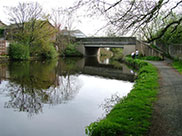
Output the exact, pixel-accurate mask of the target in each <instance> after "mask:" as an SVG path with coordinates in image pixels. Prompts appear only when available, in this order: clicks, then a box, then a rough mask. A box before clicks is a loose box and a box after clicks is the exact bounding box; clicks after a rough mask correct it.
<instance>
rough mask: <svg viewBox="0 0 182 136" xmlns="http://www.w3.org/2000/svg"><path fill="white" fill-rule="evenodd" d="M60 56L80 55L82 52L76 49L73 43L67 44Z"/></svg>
mask: <svg viewBox="0 0 182 136" xmlns="http://www.w3.org/2000/svg"><path fill="white" fill-rule="evenodd" d="M61 56H68V57H75V56H82V54H81V53H80V52H79V51H77V50H76V45H75V44H68V45H67V47H66V49H65V50H64V51H63V52H62V54H61Z"/></svg>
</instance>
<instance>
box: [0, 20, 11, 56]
mask: <svg viewBox="0 0 182 136" xmlns="http://www.w3.org/2000/svg"><path fill="white" fill-rule="evenodd" d="M6 27H7V25H6V24H4V23H3V22H2V21H1V20H0V55H2V54H7V53H8V51H7V47H8V46H9V43H8V41H7V40H6V38H5V29H6Z"/></svg>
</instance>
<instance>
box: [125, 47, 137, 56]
mask: <svg viewBox="0 0 182 136" xmlns="http://www.w3.org/2000/svg"><path fill="white" fill-rule="evenodd" d="M135 50H136V46H135V45H125V46H124V48H123V56H126V55H130V54H131V53H132V52H135Z"/></svg>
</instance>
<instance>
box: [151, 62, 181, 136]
mask: <svg viewBox="0 0 182 136" xmlns="http://www.w3.org/2000/svg"><path fill="white" fill-rule="evenodd" d="M150 63H152V64H153V65H154V66H156V67H157V68H158V71H159V82H160V91H159V93H158V98H157V101H156V103H155V104H154V112H153V120H152V127H151V129H150V132H149V136H182V75H181V74H180V73H179V72H177V71H176V70H175V69H173V68H172V67H171V66H170V65H168V62H167V61H159V62H155V61H154V62H151V61H150Z"/></svg>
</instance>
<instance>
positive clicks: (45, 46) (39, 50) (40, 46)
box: [30, 40, 58, 59]
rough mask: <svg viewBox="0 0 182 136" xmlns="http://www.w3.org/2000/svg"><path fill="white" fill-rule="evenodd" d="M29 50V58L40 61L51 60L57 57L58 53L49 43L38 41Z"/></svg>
mask: <svg viewBox="0 0 182 136" xmlns="http://www.w3.org/2000/svg"><path fill="white" fill-rule="evenodd" d="M30 49H31V56H32V57H36V58H41V59H53V58H55V57H57V56H58V53H57V51H56V49H55V48H54V46H53V45H52V44H51V42H44V41H43V40H39V41H37V42H34V43H33V46H32V47H31V48H30Z"/></svg>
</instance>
